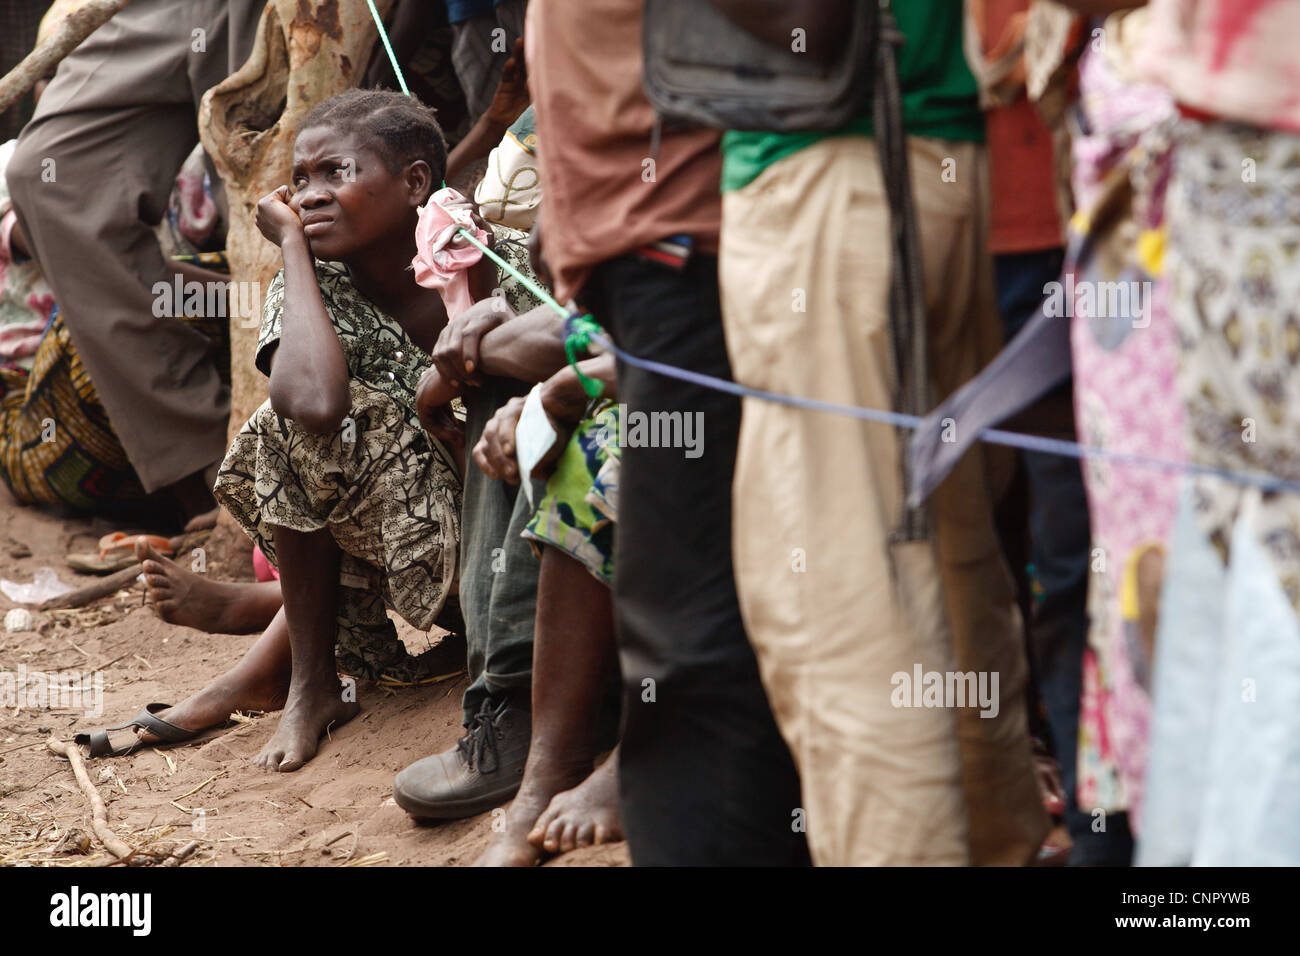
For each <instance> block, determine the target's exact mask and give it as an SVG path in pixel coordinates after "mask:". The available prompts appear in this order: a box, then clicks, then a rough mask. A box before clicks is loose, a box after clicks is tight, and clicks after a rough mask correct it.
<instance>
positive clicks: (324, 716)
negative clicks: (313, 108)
mask: <svg viewBox="0 0 1300 956" xmlns="http://www.w3.org/2000/svg"><path fill="white" fill-rule="evenodd" d="M332 663H333V662H332V661H331V664H332ZM360 712H361V706H360V705H359V704H358V703H357V702H356V701H355V700H345V699H344V690H343V685H342V684H341V683H340V682H339V679H338V675H336V674H329V675H327V676H325V677H320V678H318V679H315V680H312V681H304V682H303V684H301V685H300V686H299V687H291V688H290V690H289V702H288V703H287V704H286V705H285V708H284V714H283V715H282V716H281V717H280V724H279V726H278V727H276V728H275V733H274V734H273V735H272V736H271V739H270V741H269V742H268V743H267V745H266V746H265V747H263V748H262V752H261V753H259V754H258V755H257V756H256V757H254V758H253V763H254V764H255V765H256V766H259V767H261V768H262V769H263V770H278V771H280V772H281V773H288V772H289V771H291V770H297V769H298V768H299V767H301V766H302V765H303V764H305V763H306V762H307V761H308V760H310V759H311V758H312V757H314V756H316V751H317V750H318V749H319V748H320V739H321V737H323V736H325V734H326V733H328V732H329V730H330V728H332V727H339V726H342V725H343V724H346V723H347V722H348V721H349V720H351V719H352V718H353V717H355V716H356V715H357V714H358V713H360Z"/></svg>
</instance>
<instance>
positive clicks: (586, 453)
mask: <svg viewBox="0 0 1300 956" xmlns="http://www.w3.org/2000/svg"><path fill="white" fill-rule="evenodd" d="M621 432H622V430H621V427H620V422H619V414H618V406H617V405H615V404H613V403H612V402H610V401H609V400H607V399H600V400H598V401H597V402H595V403H593V405H592V407H591V408H589V409H588V417H587V418H585V419H583V421H582V423H581V424H579V425H578V427H577V429H576V430H575V431H574V433H573V437H572V438H570V439H569V443H568V445H566V446H565V448H564V451H563V452H562V453H561V455H560V460H559V463H558V464H557V465H556V469H555V473H554V474H553V475H551V477H550V478H549V479H548V480H547V482H546V494H545V495H544V496H543V497H542V500H541V502H539V503H538V506H537V511H536V513H534V515H533V517H532V520H531V521H529V522H528V526H527V527H526V528H525V529H524V532H523V535H524V537H525V538H528V539H529V540H530V541H532V542H534V545H533V549H534V550H535V551H537V552H538V555H539V557H540V554H541V548H540V545H543V544H549V545H551V546H552V547H554V548H559V549H560V550H561V551H563V552H564V553H565V554H567V555H569V556H570V557H572V558H573V559H574V560H575V561H577V562H578V563H580V564H581V565H582V566H583V567H584V568H586V569H587V570H588V571H590V572H591V574H592V576H593V577H595V578H596V579H597V580H598V581H602V582H604V583H605V584H608V585H612V584H613V583H614V522H615V521H616V520H617V517H618V468H619V462H620V459H621V449H620V446H619V441H620V436H621Z"/></svg>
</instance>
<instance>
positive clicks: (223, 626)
mask: <svg viewBox="0 0 1300 956" xmlns="http://www.w3.org/2000/svg"><path fill="white" fill-rule="evenodd" d="M135 556H136V558H137V559H138V560H139V561H140V563H141V565H142V566H143V570H144V582H145V589H146V591H147V592H148V595H149V603H150V604H152V605H153V607H154V610H155V611H157V613H158V616H159V617H161V618H162V619H163V620H164V621H166V622H167V623H169V624H180V625H181V626H183V627H193V628H196V629H198V630H200V631H207V632H208V633H210V634H254V633H256V632H258V631H261V630H262V629H264V628H265V627H267V626H268V625H269V624H270V623H271V618H273V617H275V612H276V611H278V610H279V609H280V603H281V599H280V585H279V582H276V581H268V582H266V583H265V584H261V583H258V584H246V583H235V582H231V581H213V580H212V579H211V578H209V577H208V576H207V575H206V574H195V573H194V572H193V571H187V570H186V569H185V568H183V567H181V566H180V565H179V564H177V563H176V562H175V561H172V560H171V559H170V558H164V557H163V556H162V555H161V554H159V553H158V552H157V551H155V550H154V549H153V547H152V546H150V545H149V544H148V543H147V542H145V541H139V542H137V543H136V546H135Z"/></svg>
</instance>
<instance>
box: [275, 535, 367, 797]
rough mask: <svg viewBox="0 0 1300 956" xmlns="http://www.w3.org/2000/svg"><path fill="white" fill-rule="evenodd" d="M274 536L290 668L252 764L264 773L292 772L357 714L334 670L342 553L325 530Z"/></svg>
mask: <svg viewBox="0 0 1300 956" xmlns="http://www.w3.org/2000/svg"><path fill="white" fill-rule="evenodd" d="M272 533H273V534H274V537H275V551H276V555H277V556H278V557H279V562H280V587H281V593H282V594H283V595H284V615H285V620H286V621H287V622H288V625H289V649H290V655H291V656H292V668H291V674H290V679H289V697H288V701H287V702H286V703H285V706H284V714H283V716H281V718H280V724H279V726H278V727H276V729H275V734H274V735H273V736H272V737H271V740H270V741H269V742H268V743H267V745H266V746H265V747H264V748H263V749H262V752H261V753H260V754H258V755H257V757H256V758H254V760H253V762H254V763H255V764H257V765H258V766H260V767H263V768H265V769H267V770H279V771H290V770H297V769H298V768H299V767H301V766H302V765H303V764H305V763H306V762H307V761H308V760H310V759H311V758H312V757H314V756H315V755H316V750H317V748H318V747H319V745H320V738H321V736H322V735H323V734H325V733H326V731H328V730H329V728H330V727H334V726H338V725H340V724H343V723H345V722H346V721H348V720H350V719H352V718H353V717H355V716H356V714H357V713H358V711H360V709H361V708H360V707H359V706H358V705H357V703H356V701H348V700H344V695H343V689H342V685H341V684H340V682H339V677H338V672H337V671H336V670H335V665H334V644H335V638H336V634H337V629H338V623H337V617H336V612H337V609H338V588H339V563H340V561H341V558H342V552H340V551H339V547H338V545H337V544H336V543H335V541H334V537H333V536H332V535H331V534H330V532H329V531H328V530H324V529H322V530H320V531H311V532H303V531H293V530H291V529H289V528H285V527H280V526H275V527H274V528H273V529H272Z"/></svg>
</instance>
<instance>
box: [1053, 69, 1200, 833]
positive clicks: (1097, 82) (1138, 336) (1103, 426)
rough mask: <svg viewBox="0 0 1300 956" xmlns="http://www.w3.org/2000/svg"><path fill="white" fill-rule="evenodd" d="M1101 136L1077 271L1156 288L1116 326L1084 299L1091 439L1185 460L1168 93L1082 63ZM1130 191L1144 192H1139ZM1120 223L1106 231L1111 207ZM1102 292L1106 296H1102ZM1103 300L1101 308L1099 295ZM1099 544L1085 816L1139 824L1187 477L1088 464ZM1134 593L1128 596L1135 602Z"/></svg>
mask: <svg viewBox="0 0 1300 956" xmlns="http://www.w3.org/2000/svg"><path fill="white" fill-rule="evenodd" d="M1080 97H1081V102H1080V106H1081V108H1082V111H1083V114H1084V115H1085V116H1086V118H1087V127H1088V130H1087V132H1086V133H1085V132H1084V131H1083V130H1082V129H1080V130H1076V131H1075V135H1074V136H1073V151H1074V155H1073V159H1074V171H1073V178H1072V184H1073V187H1074V191H1075V196H1076V199H1077V203H1078V208H1079V210H1080V212H1079V214H1078V215H1076V216H1075V218H1074V220H1073V221H1072V222H1071V224H1070V247H1069V252H1068V253H1067V262H1066V269H1067V271H1069V272H1071V273H1073V275H1074V280H1075V284H1076V289H1078V288H1080V287H1082V285H1083V284H1084V283H1087V282H1092V283H1103V282H1105V283H1110V282H1124V283H1139V284H1142V283H1144V284H1145V285H1144V286H1141V287H1142V288H1144V289H1145V290H1147V291H1146V294H1145V295H1144V296H1143V300H1144V301H1143V302H1142V308H1141V309H1140V318H1139V317H1138V316H1133V317H1132V318H1133V319H1134V321H1130V317H1129V316H1120V317H1117V316H1108V315H1105V314H1095V313H1097V312H1101V313H1104V312H1105V310H1104V309H1102V310H1098V309H1095V308H1094V309H1092V311H1091V312H1090V311H1089V306H1088V304H1087V303H1086V302H1085V301H1083V300H1081V299H1076V303H1075V309H1074V318H1073V322H1072V325H1071V344H1072V350H1073V357H1074V375H1075V411H1076V421H1077V423H1078V431H1079V440H1080V441H1081V442H1083V443H1084V444H1087V445H1096V446H1100V447H1104V448H1107V449H1110V450H1112V451H1117V452H1128V453H1135V454H1142V455H1151V456H1155V457H1159V458H1165V459H1171V460H1175V461H1181V460H1183V459H1184V458H1185V451H1184V441H1183V411H1182V404H1181V402H1180V401H1179V398H1178V393H1177V389H1176V386H1175V370H1176V366H1177V360H1178V352H1177V344H1176V339H1175V332H1174V326H1173V322H1172V320H1171V318H1170V314H1169V294H1168V287H1167V283H1166V281H1165V280H1164V279H1162V277H1161V275H1160V268H1159V261H1158V260H1159V256H1158V255H1150V254H1149V255H1145V256H1144V255H1143V249H1144V243H1145V248H1146V249H1148V250H1150V249H1151V248H1159V245H1160V242H1161V237H1162V235H1163V233H1162V228H1163V205H1164V203H1163V195H1164V187H1165V184H1166V183H1167V181H1168V175H1169V163H1170V151H1169V131H1170V130H1171V129H1172V125H1173V123H1174V122H1175V121H1176V119H1177V110H1176V108H1175V106H1174V103H1173V100H1172V99H1171V98H1170V96H1169V95H1168V93H1167V92H1165V91H1164V90H1162V89H1160V88H1159V87H1156V86H1153V85H1146V84H1141V85H1135V84H1131V83H1126V82H1124V81H1123V80H1122V79H1121V78H1120V77H1119V75H1118V73H1117V72H1116V71H1115V70H1114V69H1113V68H1112V66H1111V64H1110V63H1109V62H1108V61H1107V58H1106V56H1105V55H1104V54H1101V53H1097V52H1089V53H1088V54H1086V55H1085V57H1084V59H1083V61H1082V63H1081V65H1080ZM1130 188H1131V190H1132V192H1131V194H1128V192H1127V191H1128V190H1129V189H1130ZM1117 202H1123V203H1126V206H1125V207H1124V208H1123V211H1122V213H1121V215H1119V216H1118V217H1117V218H1114V219H1109V218H1108V219H1107V220H1106V221H1105V222H1101V221H1094V217H1093V215H1092V214H1093V213H1096V212H1098V211H1099V210H1100V209H1101V208H1106V207H1112V208H1113V207H1114V206H1115V205H1116V203H1117ZM1094 287H1096V286H1094ZM1093 301H1095V302H1096V303H1098V304H1100V302H1101V298H1100V297H1095V298H1094V299H1093ZM1084 481H1085V485H1086V487H1087V492H1088V508H1089V511H1090V515H1091V521H1092V539H1093V540H1092V545H1093V551H1092V555H1091V562H1090V570H1091V572H1092V573H1091V574H1090V575H1089V581H1088V617H1089V633H1088V650H1087V654H1086V656H1085V660H1084V679H1083V684H1084V686H1083V697H1082V700H1081V705H1080V714H1079V767H1078V770H1079V787H1078V799H1079V805H1080V808H1081V809H1083V810H1084V812H1091V811H1092V810H1094V809H1098V808H1100V809H1104V810H1106V811H1107V812H1117V811H1121V810H1127V811H1129V813H1130V822H1131V824H1132V825H1133V826H1134V827H1135V828H1136V827H1138V826H1140V817H1139V814H1140V808H1141V795H1142V794H1141V788H1142V781H1143V778H1144V774H1145V770H1146V763H1147V742H1148V733H1149V725H1150V719H1151V697H1150V690H1149V687H1150V684H1149V677H1150V664H1151V662H1150V661H1149V660H1148V659H1147V654H1146V651H1145V650H1144V648H1143V646H1142V642H1141V640H1140V639H1139V632H1138V630H1137V629H1138V622H1137V620H1135V617H1134V614H1133V604H1134V601H1133V588H1134V580H1133V577H1134V575H1135V574H1136V565H1137V562H1138V560H1139V558H1140V557H1141V556H1142V554H1143V553H1144V552H1146V551H1147V550H1148V549H1152V548H1154V549H1158V550H1159V551H1161V552H1163V550H1164V547H1165V544H1166V542H1167V541H1168V538H1169V534H1170V532H1171V530H1172V528H1173V521H1174V516H1175V513H1176V511H1177V506H1178V488H1179V484H1178V481H1177V479H1176V478H1175V477H1174V476H1171V475H1170V474H1168V473H1166V472H1163V471H1157V470H1154V469H1150V468H1141V467H1135V466H1132V465H1122V464H1115V463H1112V462H1109V461H1106V460H1102V459H1091V460H1089V461H1088V462H1087V463H1086V464H1085V467H1084ZM1126 595H1127V596H1128V598H1129V599H1128V600H1127V601H1126V600H1125V598H1126Z"/></svg>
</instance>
